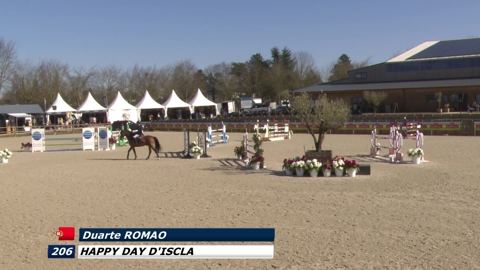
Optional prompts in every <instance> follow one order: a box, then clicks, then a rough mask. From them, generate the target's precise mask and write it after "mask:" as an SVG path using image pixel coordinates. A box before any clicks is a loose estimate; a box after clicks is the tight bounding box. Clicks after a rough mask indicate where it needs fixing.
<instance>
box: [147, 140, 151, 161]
mask: <svg viewBox="0 0 480 270" xmlns="http://www.w3.org/2000/svg"><path fill="white" fill-rule="evenodd" d="M151 154H152V146H151V145H150V144H148V157H147V160H148V159H149V158H150V155H151Z"/></svg>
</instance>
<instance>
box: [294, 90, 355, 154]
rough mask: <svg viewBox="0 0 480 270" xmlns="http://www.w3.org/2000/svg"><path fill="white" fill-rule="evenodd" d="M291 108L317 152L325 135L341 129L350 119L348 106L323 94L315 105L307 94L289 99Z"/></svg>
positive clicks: (320, 149)
mask: <svg viewBox="0 0 480 270" xmlns="http://www.w3.org/2000/svg"><path fill="white" fill-rule="evenodd" d="M290 100H291V105H292V107H293V108H294V109H295V110H296V111H297V116H296V117H297V118H298V119H299V120H300V121H301V122H302V123H304V124H305V125H306V127H307V130H308V133H309V134H310V135H312V138H313V142H314V144H315V150H316V151H317V152H321V151H322V144H323V141H324V140H325V134H326V133H327V132H328V131H329V130H336V129H339V128H341V127H342V126H343V125H344V124H345V122H346V121H348V119H349V118H350V106H349V105H347V104H346V103H345V102H344V101H343V100H341V99H336V100H331V99H328V98H327V95H326V94H324V93H321V94H320V97H319V99H318V100H317V101H316V102H315V104H314V105H313V106H312V105H311V98H310V96H309V95H308V94H307V93H301V94H300V95H298V96H295V97H293V98H291V99H290Z"/></svg>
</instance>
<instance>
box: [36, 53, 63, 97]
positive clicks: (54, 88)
mask: <svg viewBox="0 0 480 270" xmlns="http://www.w3.org/2000/svg"><path fill="white" fill-rule="evenodd" d="M67 74H68V65H67V64H63V63H60V62H58V61H55V60H49V61H42V62H41V63H40V64H39V65H38V66H37V76H38V77H37V78H38V81H39V82H38V92H37V94H39V95H41V96H42V97H44V98H46V100H47V103H49V104H51V103H52V102H53V101H54V99H55V97H56V96H57V94H58V93H60V94H61V95H62V96H63V97H65V89H66V88H67V87H66V86H67V85H68V82H67Z"/></svg>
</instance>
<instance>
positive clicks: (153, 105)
mask: <svg viewBox="0 0 480 270" xmlns="http://www.w3.org/2000/svg"><path fill="white" fill-rule="evenodd" d="M136 107H137V108H138V109H163V108H165V107H164V106H163V105H162V104H159V103H158V102H156V101H155V100H154V99H153V98H152V96H150V93H148V91H145V96H143V98H142V100H140V102H138V104H137V106H136Z"/></svg>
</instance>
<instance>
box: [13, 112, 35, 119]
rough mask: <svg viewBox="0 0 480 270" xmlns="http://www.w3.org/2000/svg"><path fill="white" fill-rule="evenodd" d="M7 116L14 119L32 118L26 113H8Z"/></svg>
mask: <svg viewBox="0 0 480 270" xmlns="http://www.w3.org/2000/svg"><path fill="white" fill-rule="evenodd" d="M8 115H10V116H13V117H15V118H22V117H32V115H30V114H27V113H9V114H8Z"/></svg>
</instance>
